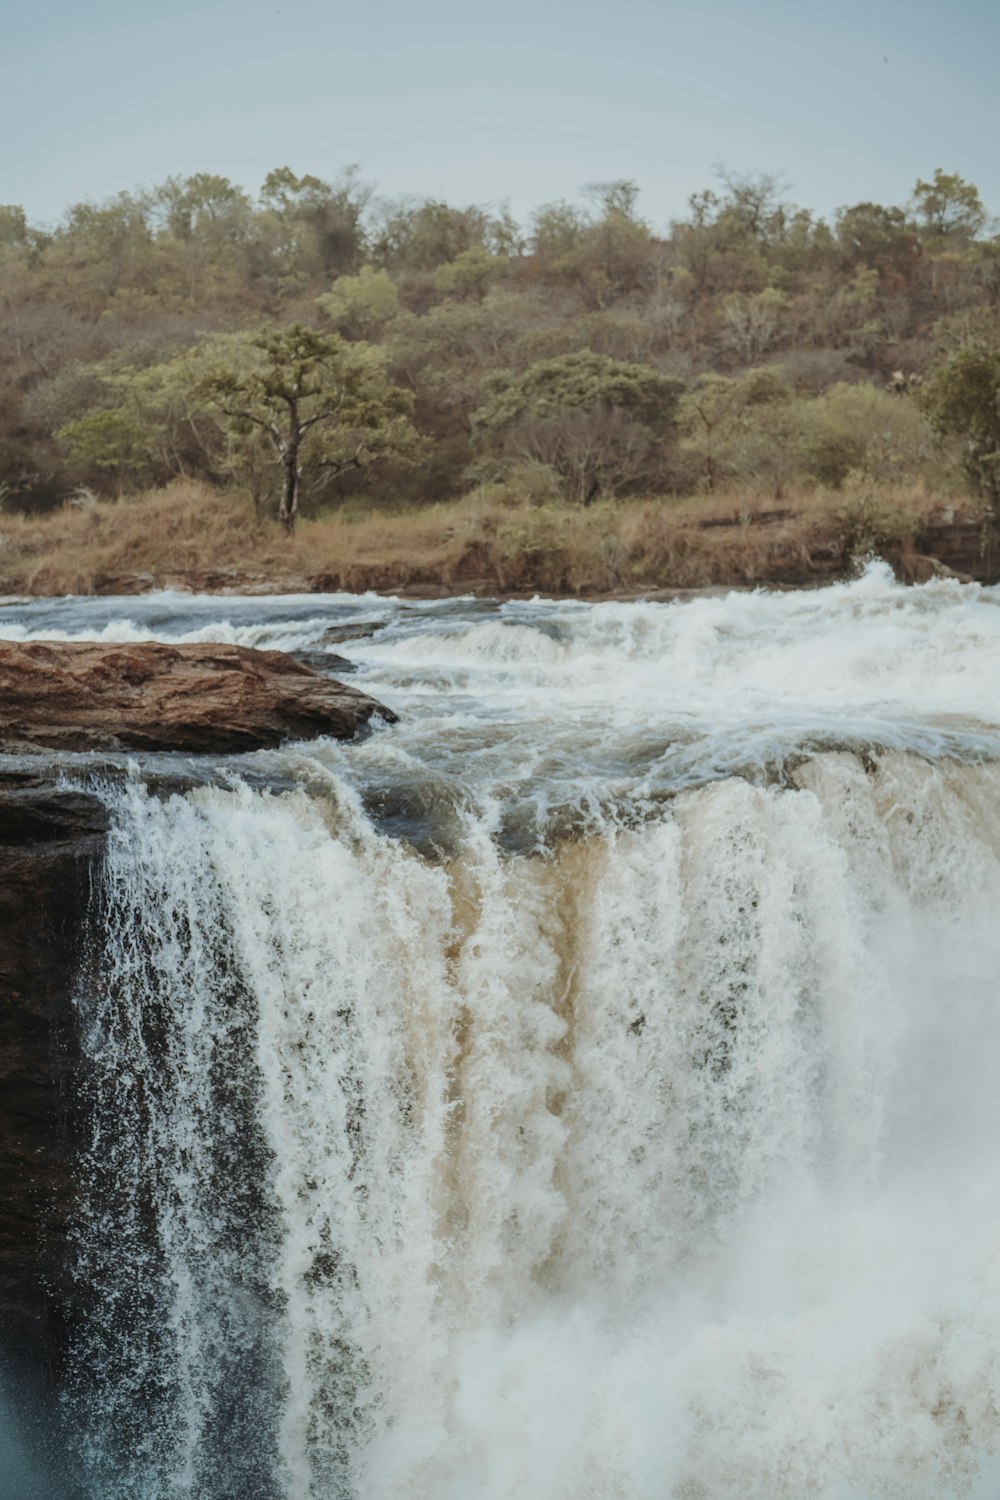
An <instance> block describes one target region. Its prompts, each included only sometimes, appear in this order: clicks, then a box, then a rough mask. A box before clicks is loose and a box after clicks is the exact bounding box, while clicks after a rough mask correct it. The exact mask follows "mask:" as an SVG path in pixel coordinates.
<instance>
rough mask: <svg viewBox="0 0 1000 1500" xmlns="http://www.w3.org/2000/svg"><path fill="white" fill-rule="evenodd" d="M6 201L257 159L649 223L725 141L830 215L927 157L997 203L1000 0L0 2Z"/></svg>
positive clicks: (906, 184) (41, 204)
mask: <svg viewBox="0 0 1000 1500" xmlns="http://www.w3.org/2000/svg"><path fill="white" fill-rule="evenodd" d="M0 39H2V47H3V54H2V55H3V63H4V67H3V75H4V87H3V89H2V91H0V141H2V142H3V156H2V159H0V202H5V203H20V204H22V205H23V207H24V208H25V210H26V212H27V215H28V217H29V219H30V220H31V221H32V222H33V223H36V224H44V225H51V224H54V223H55V222H57V221H58V219H59V218H60V216H61V215H62V213H63V212H64V210H65V209H66V208H67V207H68V206H69V205H70V204H71V203H74V202H78V201H80V200H81V199H85V198H89V199H93V200H95V201H100V200H101V199H103V198H106V197H109V196H111V195H112V194H114V193H116V192H118V191H119V190H122V189H128V190H133V189H136V188H140V187H151V186H153V185H155V184H156V183H158V182H162V181H163V180H164V178H166V177H169V176H172V175H174V174H179V175H182V176H184V175H188V174H190V173H193V172H200V171H204V172H214V173H219V174H221V175H223V176H226V177H229V178H230V179H232V180H233V181H234V182H237V183H239V184H240V185H241V186H243V187H245V188H247V189H248V190H249V191H251V192H256V190H257V189H258V188H259V186H260V184H261V183H262V182H263V180H264V177H265V176H266V175H267V173H268V171H270V170H271V169H272V168H273V167H276V166H289V167H291V168H292V169H293V170H294V171H295V172H297V173H300V174H301V173H306V172H311V173H314V174H316V175H317V176H319V177H323V178H328V179H329V178H334V177H336V175H337V173H338V171H339V170H340V169H341V168H342V167H344V166H345V165H348V164H351V163H357V164H358V165H359V166H360V168H361V175H362V177H363V179H364V180H365V181H367V182H370V183H372V184H374V185H375V187H376V190H377V193H378V194H379V195H382V196H385V197H390V198H395V197H400V196H410V195H413V196H420V197H424V196H427V197H435V198H444V199H446V200H447V201H448V202H450V203H453V204H456V205H465V204H469V203H477V204H484V205H485V204H489V205H496V206H499V205H500V204H502V203H504V202H505V201H506V202H508V203H509V205H510V207H511V209H512V211H513V212H514V214H515V215H516V216H517V217H518V218H519V219H520V220H522V222H524V221H526V220H527V219H528V217H529V215H530V213H531V211H532V209H534V208H536V207H538V206H540V205H541V204H543V203H549V202H553V201H555V200H558V199H563V198H565V199H569V200H571V201H576V200H578V199H579V197H580V193H581V189H582V188H583V187H584V186H585V185H586V184H588V183H593V182H604V181H609V180H614V179H618V178H631V179H634V180H635V181H636V182H638V184H639V186H640V189H641V196H640V199H639V209H640V211H641V212H642V213H643V214H644V216H645V217H646V218H647V219H648V220H649V221H650V223H651V224H652V225H653V226H654V228H656V229H665V228H666V227H667V225H668V223H669V221H670V220H671V219H672V218H675V217H679V216H681V215H683V214H684V212H685V207H686V203H687V198H688V196H689V194H691V193H693V192H696V191H700V190H701V189H702V188H705V187H711V186H713V184H714V182H715V178H714V176H713V172H714V169H715V168H716V167H717V166H718V165H719V164H720V163H721V164H723V165H725V166H726V167H727V168H729V169H731V170H733V171H736V172H738V173H758V172H771V173H776V174H779V175H780V176H781V177H782V178H783V180H784V182H785V184H786V185H787V197H788V198H789V200H790V201H792V202H795V203H798V204H800V205H802V206H804V207H808V208H811V209H813V210H814V211H816V212H817V213H820V214H822V215H824V216H829V215H830V214H832V213H833V211H834V210H835V209H836V208H837V207H838V206H841V205H845V204H850V203H856V202H859V201H862V200H866V199H870V200H873V201H876V202H881V203H905V201H906V199H907V198H908V196H909V194H910V191H911V189H912V187H913V184H914V183H915V181H916V179H917V178H918V177H923V178H927V177H930V176H931V175H932V174H933V171H934V169H935V168H936V167H943V168H944V169H945V170H946V171H958V172H960V173H961V174H962V176H963V177H965V178H966V180H967V181H971V182H974V183H975V184H976V185H977V186H978V188H979V190H980V193H981V194H982V197H983V200H984V202H985V203H986V205H987V207H988V208H989V209H990V211H991V212H992V213H995V214H997V215H1000V151H998V150H997V145H998V141H1000V128H998V127H1000V91H998V89H997V85H996V66H997V57H998V56H1000V0H833V3H829V4H819V3H816V0H755V3H742V4H737V3H725V4H720V3H715V0H703V3H701V4H696V3H691V0H504V3H503V4H499V3H496V0H353V3H348V0H266V3H265V0H198V3H193V0H161V3H159V4H156V5H151V4H149V3H148V0H147V3H144V0H129V3H125V0H90V3H89V4H86V5H82V4H80V0H34V3H30V0H28V3H23V0H0Z"/></svg>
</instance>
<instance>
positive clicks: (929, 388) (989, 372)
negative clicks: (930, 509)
mask: <svg viewBox="0 0 1000 1500" xmlns="http://www.w3.org/2000/svg"><path fill="white" fill-rule="evenodd" d="M921 402H922V405H923V407H924V410H925V411H926V412H927V415H928V416H929V417H930V420H931V422H932V424H933V425H934V427H935V429H936V430H937V431H938V432H939V433H941V434H942V435H944V436H954V437H959V438H963V439H964V440H965V445H966V447H965V468H966V471H967V472H968V474H969V475H970V477H971V478H972V480H973V482H974V483H975V485H976V487H977V488H978V489H979V491H980V493H981V494H983V495H985V496H986V497H987V498H988V499H989V501H990V502H991V504H992V506H993V509H994V511H998V510H1000V350H997V349H991V348H986V347H984V346H981V345H966V346H965V347H964V348H962V349H959V350H958V351H957V352H956V353H955V354H953V355H952V356H951V358H950V359H948V360H946V361H945V362H944V364H942V365H939V366H938V367H937V368H936V369H935V370H932V372H931V374H930V377H929V379H928V380H927V381H926V383H925V385H924V387H923V390H922V392H921Z"/></svg>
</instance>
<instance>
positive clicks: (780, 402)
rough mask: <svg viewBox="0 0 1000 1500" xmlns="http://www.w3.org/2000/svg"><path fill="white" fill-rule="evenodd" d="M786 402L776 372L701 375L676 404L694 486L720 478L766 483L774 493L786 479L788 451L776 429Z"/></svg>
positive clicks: (787, 398) (782, 378) (782, 382)
mask: <svg viewBox="0 0 1000 1500" xmlns="http://www.w3.org/2000/svg"><path fill="white" fill-rule="evenodd" d="M790 401H791V390H790V389H789V386H788V382H787V380H786V379H785V376H784V374H783V373H782V371H781V370H779V369H775V368H773V367H771V366H765V367H764V368H763V369H758V370H748V371H747V372H746V373H745V374H744V375H739V376H737V377H735V378H731V377H727V376H725V375H715V374H710V375H703V376H702V377H701V378H700V380H698V381H697V382H696V383H695V385H694V387H693V389H691V390H690V391H688V392H687V393H686V394H685V396H684V397H683V398H682V400H681V402H680V406H679V409H678V420H679V425H680V428H681V431H682V433H683V437H682V441H681V448H682V451H683V452H685V453H687V454H689V455H690V456H691V457H692V458H693V459H694V460H695V461H696V463H697V466H698V472H699V476H700V484H701V485H702V486H703V487H704V488H705V489H706V490H709V491H711V490H713V489H714V488H715V486H716V484H717V483H718V481H719V480H720V479H740V480H750V479H753V480H768V481H769V482H770V483H771V484H772V485H773V488H774V489H775V490H776V491H778V490H780V488H781V485H782V483H783V482H784V481H785V480H786V479H787V478H788V477H789V475H790V467H789V460H790V457H791V455H790V449H789V445H788V443H787V441H785V438H786V434H785V433H784V432H783V431H780V430H779V429H780V427H781V423H782V419H783V418H784V417H785V414H786V412H787V408H788V404H789V402H790Z"/></svg>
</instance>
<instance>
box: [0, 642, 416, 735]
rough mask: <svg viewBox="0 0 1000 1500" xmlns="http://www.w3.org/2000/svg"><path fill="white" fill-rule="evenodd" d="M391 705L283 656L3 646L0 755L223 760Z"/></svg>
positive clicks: (145, 645)
mask: <svg viewBox="0 0 1000 1500" xmlns="http://www.w3.org/2000/svg"><path fill="white" fill-rule="evenodd" d="M373 715H378V716H381V717H382V718H384V719H387V720H389V721H390V722H392V721H394V720H395V715H394V714H393V713H392V712H391V710H389V709H387V708H384V707H383V706H382V705H381V704H380V703H376V702H375V700H374V699H373V698H369V697H368V696H367V695H366V694H365V693H362V692H359V691H358V689H357V688H352V687H346V686H345V685H344V684H343V683H341V682H336V681H334V680H333V679H331V678H329V677H326V676H323V675H321V674H320V673H319V672H316V671H313V670H312V669H311V668H310V667H308V666H305V665H303V664H302V663H301V662H297V661H295V660H293V658H292V657H290V656H286V655H285V654H284V652H281V651H254V650H251V649H250V648H249V647H246V646H224V645H214V644H210V645H201V644H198V645H178V646H169V645H159V644H154V643H152V642H141V643H136V644H131V643H130V644H127V645H106V644H103V643H101V644H91V643H89V642H79V641H30V642H15V641H0V750H2V751H6V752H12V751H14V752H20V751H22V750H25V749H28V748H32V747H44V748H48V749H54V750H123V749H137V750H181V751H191V752H194V753H201V754H227V753H230V752H233V751H241V750H258V749H264V748H268V747H271V746H274V745H279V744H281V743H282V741H284V740H290V739H314V738H316V737H317V736H319V735H331V736H333V737H334V738H336V739H349V738H350V737H351V736H352V735H354V734H356V733H357V731H358V730H359V729H360V728H361V727H362V725H364V724H366V723H367V722H368V720H369V719H370V718H371V717H372V716H373Z"/></svg>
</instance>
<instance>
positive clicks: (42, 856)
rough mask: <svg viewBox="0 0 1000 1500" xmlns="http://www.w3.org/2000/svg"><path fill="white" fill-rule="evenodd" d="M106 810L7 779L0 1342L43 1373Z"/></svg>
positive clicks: (54, 1339) (0, 828) (54, 1332)
mask: <svg viewBox="0 0 1000 1500" xmlns="http://www.w3.org/2000/svg"><path fill="white" fill-rule="evenodd" d="M106 828H107V813H106V811H105V809H104V807H103V805H102V804H101V802H100V801H99V800H98V799H97V798H96V797H92V796H89V795H87V794H86V793H83V792H77V791H71V790H59V789H57V788H54V787H53V786H52V785H51V784H46V783H45V781H44V780H43V779H42V778H32V777H29V776H26V775H22V776H13V777H7V778H5V779H4V780H3V781H2V782H0V1202H2V1204H3V1211H2V1213H0V1344H2V1350H3V1354H4V1355H5V1357H6V1359H7V1361H8V1363H12V1364H14V1365H16V1366H17V1367H20V1368H22V1369H24V1370H25V1371H26V1372H31V1373H32V1374H33V1375H35V1376H36V1377H37V1376H38V1375H39V1374H42V1373H43V1372H44V1370H45V1368H46V1366H48V1368H49V1374H50V1378H51V1376H52V1374H53V1373H54V1371H53V1370H52V1365H53V1363H54V1362H55V1361H56V1360H57V1359H58V1351H59V1349H60V1348H61V1346H62V1343H63V1331H62V1330H61V1329H60V1328H58V1327H55V1326H54V1320H55V1319H56V1318H57V1317H58V1313H57V1312H56V1311H55V1309H57V1308H59V1307H60V1306H64V1305H65V1304H66V1298H65V1296H63V1295H60V1293H61V1291H63V1289H64V1287H65V1278H66V1275H67V1254H66V1235H67V1223H68V1219H69V1217H70V1213H71V1209H72V1204H73V1199H74V1174H73V1154H74V1144H75V1137H76V1126H75V1121H74V1118H73V1106H72V1087H71V1084H72V1078H73V1075H74V1073H75V1071H76V1066H77V1063H78V1057H79V1045H78V1037H77V1032H76V1027H75V1013H74V1008H73V995H72V986H73V982H74V976H75V973H76V970H77V967H78V963H79V958H80V944H81V943H82V941H83V935H84V933H85V930H86V913H87V905H88V900H89V895H90V885H91V877H92V874H93V872H94V869H95V866H96V863H97V861H98V860H99V859H100V856H101V852H102V849H103V841H104V833H105V830H106Z"/></svg>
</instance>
